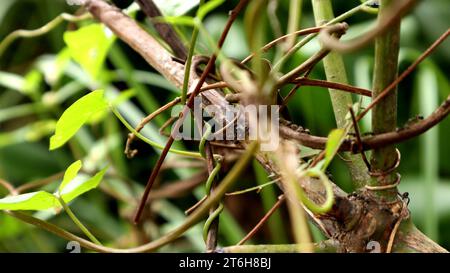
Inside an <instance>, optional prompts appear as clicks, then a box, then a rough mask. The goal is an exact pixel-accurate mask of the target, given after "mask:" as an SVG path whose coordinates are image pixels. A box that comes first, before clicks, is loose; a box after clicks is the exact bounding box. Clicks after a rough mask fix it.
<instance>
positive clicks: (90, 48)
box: [64, 24, 115, 79]
mask: <svg viewBox="0 0 450 273" xmlns="http://www.w3.org/2000/svg"><path fill="white" fill-rule="evenodd" d="M114 37H115V36H114V35H113V34H112V32H111V31H109V30H108V29H107V28H105V27H104V26H102V25H101V24H91V25H88V26H85V27H82V28H80V29H78V30H76V31H68V32H65V33H64V41H65V42H66V44H67V47H68V49H69V52H70V55H71V56H72V58H73V59H74V60H75V61H76V62H78V63H79V64H80V65H81V67H83V69H84V70H86V71H87V72H88V73H89V75H90V76H91V77H92V79H97V78H98V76H99V74H100V72H101V69H102V66H103V64H104V63H105V59H106V56H107V53H108V50H109V48H110V47H111V45H112V43H113V42H114Z"/></svg>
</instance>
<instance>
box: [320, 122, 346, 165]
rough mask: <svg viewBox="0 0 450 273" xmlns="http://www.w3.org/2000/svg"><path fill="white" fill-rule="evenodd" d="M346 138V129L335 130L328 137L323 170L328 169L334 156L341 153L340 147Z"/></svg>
mask: <svg viewBox="0 0 450 273" xmlns="http://www.w3.org/2000/svg"><path fill="white" fill-rule="evenodd" d="M344 138H345V130H344V129H335V130H333V131H331V133H330V134H329V135H328V141H327V145H326V147H325V163H324V165H323V169H326V168H327V167H328V165H329V164H330V162H331V161H332V160H333V158H334V156H335V155H336V154H337V152H338V151H339V147H340V146H341V144H342V142H343V141H344Z"/></svg>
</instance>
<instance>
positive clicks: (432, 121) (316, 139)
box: [280, 96, 450, 153]
mask: <svg viewBox="0 0 450 273" xmlns="http://www.w3.org/2000/svg"><path fill="white" fill-rule="evenodd" d="M449 113H450V96H448V97H447V99H446V100H445V102H443V103H442V104H441V105H440V106H439V107H438V108H437V109H436V110H435V111H434V112H433V113H432V114H431V115H430V116H428V117H427V118H426V119H424V120H422V121H419V122H417V123H415V124H413V125H410V126H408V127H407V128H404V129H402V130H399V131H393V132H388V133H383V134H377V135H373V136H368V137H363V138H362V139H361V142H362V144H363V147H362V149H363V150H364V151H367V150H372V149H376V148H381V147H386V146H388V145H392V144H395V143H400V142H403V141H405V140H408V139H411V138H413V137H416V136H418V135H420V134H422V133H424V132H426V131H427V130H429V129H430V128H432V127H434V126H435V125H436V124H438V123H439V122H441V121H442V120H443V119H444V118H446V117H447V116H448V114H449ZM280 134H281V136H282V137H284V138H286V139H293V140H296V141H298V142H299V143H300V144H302V145H304V146H307V147H309V148H313V149H320V150H323V149H325V146H326V143H327V138H326V137H320V136H314V135H310V134H307V133H304V132H298V131H295V130H293V129H291V128H289V127H288V126H284V125H280ZM355 148H357V147H355V145H354V141H353V140H348V139H346V140H344V142H343V143H342V145H341V147H340V151H351V152H355V153H357V152H359V151H358V150H357V149H356V150H355Z"/></svg>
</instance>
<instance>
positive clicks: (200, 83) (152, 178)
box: [134, 0, 248, 223]
mask: <svg viewBox="0 0 450 273" xmlns="http://www.w3.org/2000/svg"><path fill="white" fill-rule="evenodd" d="M247 3H248V0H241V1H239V4H238V5H237V6H236V8H235V9H234V10H233V11H231V12H230V17H229V18H228V21H227V24H226V25H225V29H224V31H223V32H222V35H221V37H220V39H219V42H218V43H217V48H218V49H219V50H220V49H221V48H222V46H223V44H224V42H225V38H226V37H227V35H228V32H229V31H230V29H231V26H232V25H233V23H234V21H235V20H236V18H237V16H238V14H239V13H240V11H241V10H242V9H243V8H244V7H245V6H246V5H247ZM216 59H217V55H216V54H213V55H212V56H211V58H210V59H209V61H208V64H207V65H206V68H205V70H204V71H203V74H202V75H201V77H200V79H199V80H198V82H197V85H196V87H195V89H194V91H193V92H192V95H191V96H190V97H189V100H188V102H187V104H186V106H185V107H184V109H183V112H182V113H181V115H180V118H179V119H178V121H177V123H176V124H175V129H174V131H175V132H177V131H178V129H179V128H180V127H181V125H182V124H183V121H184V118H185V117H186V116H187V115H188V112H189V109H190V108H192V107H193V104H194V98H195V97H196V96H197V95H198V94H199V92H200V90H201V87H202V86H203V83H205V81H206V78H207V77H208V75H209V73H210V72H211V71H212V69H213V67H214V64H215V62H216ZM173 142H174V137H173V135H172V134H171V136H170V137H169V139H168V140H167V144H166V146H165V147H164V149H163V151H162V152H161V155H160V156H159V159H158V161H157V162H156V164H155V166H154V167H153V170H152V173H151V175H150V177H149V179H148V181H147V185H146V187H145V190H144V194H143V196H142V199H141V202H140V204H139V206H138V209H137V212H136V215H135V217H134V221H135V223H137V222H139V220H140V217H141V214H142V211H143V209H144V207H145V204H146V202H147V199H148V194H149V193H150V190H151V188H152V186H153V182H154V181H155V179H156V176H157V175H158V173H159V169H160V168H161V165H162V163H163V161H164V159H165V158H166V156H167V153H168V152H169V149H170V147H171V146H172V144H173Z"/></svg>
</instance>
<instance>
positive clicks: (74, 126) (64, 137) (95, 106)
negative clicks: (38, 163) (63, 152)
mask: <svg viewBox="0 0 450 273" xmlns="http://www.w3.org/2000/svg"><path fill="white" fill-rule="evenodd" d="M103 93H104V92H103V90H96V91H93V92H91V93H89V94H87V95H85V96H84V97H82V98H81V99H79V100H77V101H76V102H75V103H74V104H72V105H71V106H70V107H69V108H67V109H66V111H64V113H63V114H62V116H61V117H60V118H59V120H58V122H57V123H56V129H55V134H54V135H53V136H52V137H51V138H50V150H54V149H56V148H59V147H61V146H62V145H64V143H66V142H67V141H68V140H69V139H70V138H71V137H72V136H73V135H74V134H75V133H76V132H77V131H78V130H79V129H80V128H81V126H83V125H84V124H85V123H86V122H87V121H89V120H90V119H91V117H92V116H93V115H95V114H96V113H99V112H101V111H103V110H105V109H106V108H107V107H108V103H107V101H106V100H105V99H104V98H103Z"/></svg>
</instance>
